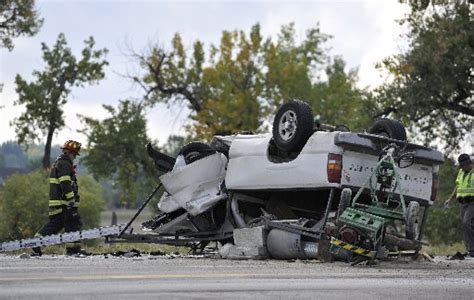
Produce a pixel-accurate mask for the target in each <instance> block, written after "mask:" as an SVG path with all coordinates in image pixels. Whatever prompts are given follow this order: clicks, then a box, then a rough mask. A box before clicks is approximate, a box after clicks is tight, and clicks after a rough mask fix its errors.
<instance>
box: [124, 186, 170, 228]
mask: <svg viewBox="0 0 474 300" xmlns="http://www.w3.org/2000/svg"><path fill="white" fill-rule="evenodd" d="M162 185H163V183H161V182H160V184H159V185H158V186H157V187H156V188H155V190H154V191H153V192H152V193H151V194H150V196H148V198H147V199H146V201H145V202H143V204H142V206H141V207H140V208H139V209H138V211H137V212H136V213H135V215H134V216H133V218H132V219H131V220H130V221H129V222H128V223H127V225H126V226H125V228H124V229H123V230H122V231H121V232H120V234H119V235H118V237H121V236H122V234H123V233H124V232H125V231H126V230H127V228H128V227H130V225H131V224H132V223H133V221H135V219H136V218H137V217H138V215H139V214H140V213H141V212H142V210H143V209H144V208H145V206H147V204H148V202H150V200H151V198H153V196H155V194H156V192H158V190H159V189H160V188H161V186H162Z"/></svg>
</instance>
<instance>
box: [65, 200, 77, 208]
mask: <svg viewBox="0 0 474 300" xmlns="http://www.w3.org/2000/svg"><path fill="white" fill-rule="evenodd" d="M71 204H72V205H71ZM67 206H72V207H79V202H76V201H75V200H72V201H69V202H68V204H67Z"/></svg>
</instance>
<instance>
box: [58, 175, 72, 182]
mask: <svg viewBox="0 0 474 300" xmlns="http://www.w3.org/2000/svg"><path fill="white" fill-rule="evenodd" d="M58 180H59V182H63V181H71V176H69V175H65V176H61V177H59V178H58Z"/></svg>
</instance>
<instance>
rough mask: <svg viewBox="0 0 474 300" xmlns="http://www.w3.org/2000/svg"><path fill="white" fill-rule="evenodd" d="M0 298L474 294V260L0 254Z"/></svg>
mask: <svg viewBox="0 0 474 300" xmlns="http://www.w3.org/2000/svg"><path fill="white" fill-rule="evenodd" d="M0 298H1V299H58V298H60V299H64V298H68V299H96V298H97V299H150V298H153V299H175V298H179V299H188V298H191V299H209V298H221V299H222V298H224V299H242V298H254V299H280V298H282V299H317V298H323V299H328V298H330V299H382V298H397V299H419V298H421V299H473V298H474V260H469V261H467V260H464V261H444V260H440V261H438V262H410V263H407V262H405V263H403V262H401V263H391V262H382V263H381V264H379V265H377V266H355V267H351V266H350V265H347V264H344V263H341V262H337V263H331V264H329V263H328V264H323V263H318V262H317V261H295V262H287V261H275V260H268V261H247V260H245V261H244V260H242V261H236V260H221V259H208V258H169V257H161V256H158V257H156V256H143V257H140V258H123V257H119V258H116V257H113V258H112V257H109V258H104V257H103V256H93V257H86V258H71V257H64V256H43V257H41V258H28V259H21V258H18V257H15V256H13V257H12V256H7V255H2V254H0Z"/></svg>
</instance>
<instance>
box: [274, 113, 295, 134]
mask: <svg viewBox="0 0 474 300" xmlns="http://www.w3.org/2000/svg"><path fill="white" fill-rule="evenodd" d="M297 127H298V119H297V117H296V113H295V112H294V111H292V110H289V111H287V112H285V113H284V114H283V115H282V116H281V118H280V122H279V123H278V133H279V134H280V137H281V139H282V140H284V141H289V140H291V139H292V138H293V137H294V136H295V133H296V129H297Z"/></svg>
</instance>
